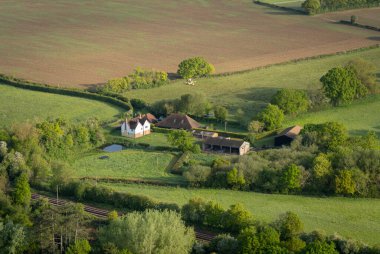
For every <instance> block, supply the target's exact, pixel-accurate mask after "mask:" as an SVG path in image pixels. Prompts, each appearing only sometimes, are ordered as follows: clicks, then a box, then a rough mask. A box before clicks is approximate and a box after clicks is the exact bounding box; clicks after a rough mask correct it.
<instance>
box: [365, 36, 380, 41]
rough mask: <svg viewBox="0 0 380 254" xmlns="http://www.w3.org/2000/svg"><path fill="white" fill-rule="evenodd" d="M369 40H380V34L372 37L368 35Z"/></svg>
mask: <svg viewBox="0 0 380 254" xmlns="http://www.w3.org/2000/svg"><path fill="white" fill-rule="evenodd" d="M367 39H368V40H372V41H380V36H370V37H367Z"/></svg>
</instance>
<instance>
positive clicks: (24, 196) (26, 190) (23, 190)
mask: <svg viewBox="0 0 380 254" xmlns="http://www.w3.org/2000/svg"><path fill="white" fill-rule="evenodd" d="M31 196H32V194H31V192H30V186H29V179H28V176H27V175H26V174H25V173H23V174H21V175H20V176H19V177H18V178H17V179H16V184H15V187H14V190H13V201H14V203H15V204H17V205H22V206H26V207H28V206H29V204H30V199H31Z"/></svg>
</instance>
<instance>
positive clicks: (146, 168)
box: [72, 149, 183, 183]
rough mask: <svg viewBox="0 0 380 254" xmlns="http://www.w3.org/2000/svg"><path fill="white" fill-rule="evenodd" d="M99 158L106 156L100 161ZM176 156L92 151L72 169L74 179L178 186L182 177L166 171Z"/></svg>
mask: <svg viewBox="0 0 380 254" xmlns="http://www.w3.org/2000/svg"><path fill="white" fill-rule="evenodd" d="M102 156H108V158H106V159H101V158H100V157H102ZM176 158H177V155H176V154H173V153H170V152H153V151H144V150H138V149H126V150H123V151H120V152H113V153H107V152H96V153H91V154H88V155H83V156H82V157H81V158H79V159H78V160H76V161H75V162H74V163H73V165H72V167H73V169H74V170H75V176H76V177H85V176H89V177H96V178H121V179H144V180H159V181H160V182H165V183H181V182H183V178H182V176H178V175H174V174H170V173H169V170H170V167H171V166H172V164H173V163H174V162H175V161H176Z"/></svg>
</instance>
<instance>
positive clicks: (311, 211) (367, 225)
mask: <svg viewBox="0 0 380 254" xmlns="http://www.w3.org/2000/svg"><path fill="white" fill-rule="evenodd" d="M105 185H107V186H109V187H112V188H114V189H115V190H118V191H125V192H128V193H133V194H140V195H146V196H149V197H152V198H155V199H157V200H160V201H166V202H173V203H177V204H179V205H183V204H184V203H186V202H187V201H188V200H189V199H190V198H192V197H202V198H203V199H205V200H215V201H217V202H219V203H221V204H222V205H223V206H224V207H228V206H229V205H231V204H236V203H242V204H244V205H245V207H247V208H248V209H249V210H250V211H251V212H252V213H253V214H254V216H255V218H257V219H259V220H264V221H268V222H270V221H273V220H275V219H276V218H277V216H278V215H279V214H280V213H283V212H285V211H293V212H295V213H297V214H298V215H299V216H300V218H301V219H302V221H303V222H304V225H305V230H306V231H311V230H314V229H321V230H324V231H325V232H326V233H328V234H333V233H335V232H338V233H339V234H340V235H343V236H345V237H352V238H354V239H357V240H362V241H364V242H366V243H369V244H375V243H377V244H379V243H380V238H379V235H380V221H379V219H378V218H379V217H380V200H379V199H365V198H360V199H354V198H339V197H330V198H317V197H303V196H292V195H277V194H261V193H254V192H240V191H232V190H215V189H184V188H172V187H158V186H157V187H156V186H146V185H135V184H127V185H122V184H105Z"/></svg>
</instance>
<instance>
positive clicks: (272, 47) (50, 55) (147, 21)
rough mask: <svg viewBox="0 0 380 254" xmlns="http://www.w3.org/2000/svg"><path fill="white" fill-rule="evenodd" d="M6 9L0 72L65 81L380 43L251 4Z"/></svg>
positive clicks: (66, 1) (370, 35)
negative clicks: (200, 60)
mask: <svg viewBox="0 0 380 254" xmlns="http://www.w3.org/2000/svg"><path fill="white" fill-rule="evenodd" d="M278 1H283V0H278ZM276 2H277V1H276ZM0 10H1V12H2V15H1V16H0V45H1V47H0V56H1V57H0V70H1V72H4V73H5V74H10V75H14V76H17V77H21V78H25V79H30V80H33V81H40V82H47V83H52V84H57V85H67V86H77V85H81V86H82V87H87V85H89V84H96V83H100V82H104V81H106V80H108V79H110V78H113V77H119V76H122V75H125V74H127V73H128V72H130V71H131V70H132V69H134V68H136V67H137V66H141V67H146V68H156V69H162V70H165V71H167V72H175V71H176V69H177V66H178V64H179V62H180V61H182V60H183V59H185V58H188V57H192V56H197V55H200V56H204V57H206V58H207V59H208V60H209V61H210V62H212V63H213V64H214V65H215V67H216V70H217V71H218V72H225V71H236V70H243V69H249V68H252V67H257V66H263V65H267V64H271V63H278V62H283V61H286V60H290V59H295V58H301V57H306V56H313V55H319V54H324V53H333V52H337V51H343V50H347V49H353V48H359V47H363V46H368V45H372V44H375V43H378V33H377V32H375V31H370V30H365V29H359V28H354V27H350V26H342V25H338V24H334V23H332V22H330V21H329V20H326V19H324V18H321V17H319V16H316V17H309V16H306V15H296V14H295V13H290V12H286V11H285V12H284V11H281V10H276V9H273V8H268V7H264V6H259V5H256V4H254V3H253V1H252V0H202V1H191V0H182V1H178V0H162V1H156V0H144V1H141V0H129V1H120V0H108V1H103V0H93V1H77V0H56V1H51V0H39V1H38V3H36V2H34V1H33V2H31V1H29V0H18V1H0ZM173 20H175V21H176V22H173ZM376 38H377V39H376Z"/></svg>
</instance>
